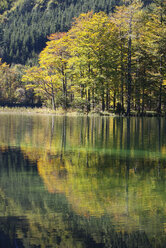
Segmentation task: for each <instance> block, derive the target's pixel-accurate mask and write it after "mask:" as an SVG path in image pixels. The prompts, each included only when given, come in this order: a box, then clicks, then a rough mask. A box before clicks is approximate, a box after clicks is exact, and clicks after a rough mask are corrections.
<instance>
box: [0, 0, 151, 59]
mask: <svg viewBox="0 0 166 248" xmlns="http://www.w3.org/2000/svg"><path fill="white" fill-rule="evenodd" d="M144 2H145V3H147V2H149V0H148V1H147V0H144ZM121 3H122V1H121V0H3V1H2V2H1V12H0V13H1V14H2V13H3V16H1V19H2V21H1V25H0V57H3V60H4V61H6V62H8V63H21V64H25V63H27V62H28V61H29V63H33V62H32V61H31V58H33V60H35V58H36V57H37V54H38V53H39V52H40V51H41V50H42V49H43V48H44V47H45V42H46V41H47V36H48V35H50V34H51V33H55V32H57V31H67V30H68V29H69V27H70V25H71V22H72V19H73V17H77V16H78V15H79V14H80V13H82V12H87V11H89V10H93V11H94V12H98V11H104V12H107V13H109V12H111V11H113V9H114V7H115V6H117V5H120V4H121Z"/></svg>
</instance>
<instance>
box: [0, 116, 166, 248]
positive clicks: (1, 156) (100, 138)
mask: <svg viewBox="0 0 166 248" xmlns="http://www.w3.org/2000/svg"><path fill="white" fill-rule="evenodd" d="M165 179H166V119H165V118H110V117H91V118H89V117H53V116H28V115H14V114H13V115H12V114H10V115H8V114H1V115H0V247H4V248H8V247H12V248H13V247H20V248H22V247H35V248H36V247H44V248H45V247H58V248H64V247H66V248H75V247H76V248H93V247H97V248H98V247H99V248H103V247H112V248H119V247H120V248H148V247H149V248H151V247H152V248H153V247H154V248H160V247H161V248H165V247H166V181H165Z"/></svg>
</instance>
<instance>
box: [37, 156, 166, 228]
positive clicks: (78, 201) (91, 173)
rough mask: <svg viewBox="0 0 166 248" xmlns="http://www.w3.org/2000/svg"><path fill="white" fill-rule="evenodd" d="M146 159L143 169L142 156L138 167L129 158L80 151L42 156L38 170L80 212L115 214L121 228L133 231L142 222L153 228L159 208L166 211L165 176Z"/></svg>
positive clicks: (52, 190) (157, 223) (46, 182)
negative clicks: (119, 158)
mask: <svg viewBox="0 0 166 248" xmlns="http://www.w3.org/2000/svg"><path fill="white" fill-rule="evenodd" d="M87 160H88V167H87ZM133 162H134V161H131V162H130V163H131V165H132V164H133ZM146 162H147V164H148V170H147V171H142V169H141V166H142V168H143V166H144V163H145V161H142V160H137V162H136V163H137V166H138V168H137V169H135V171H134V168H133V167H132V166H129V165H128V164H129V161H126V160H121V161H119V160H116V159H114V158H111V157H106V158H103V157H101V156H98V155H97V154H86V153H85V154H84V153H79V154H75V155H74V154H72V156H71V155H64V156H63V159H62V158H61V157H60V156H59V157H58V156H56V157H55V158H54V157H52V158H51V159H50V158H48V159H46V158H44V160H43V159H42V158H41V159H39V160H38V170H39V174H40V175H41V176H42V177H43V179H44V182H45V184H46V186H47V187H48V190H49V191H50V192H60V193H64V194H65V195H66V196H67V198H68V201H69V202H70V204H71V205H72V207H73V209H74V210H75V211H76V212H77V213H78V214H81V215H84V216H85V217H87V218H89V217H90V216H96V217H101V216H102V215H104V214H108V215H110V216H112V217H114V221H115V223H116V224H117V228H118V229H121V230H127V229H128V230H130V231H132V230H133V229H135V228H138V226H139V225H141V226H144V228H146V229H147V230H149V231H152V230H151V228H153V229H154V226H156V228H158V226H159V223H160V220H159V218H158V212H160V214H161V213H162V215H163V216H165V215H166V211H165V203H164V202H165V201H164V200H165V195H164V194H165V190H164V178H165V177H164V176H163V178H162V179H160V181H157V182H156V178H155V173H156V170H155V165H156V163H155V162H151V163H148V161H146ZM105 165H107V167H104V166H105ZM128 166H129V169H127V167H128ZM120 167H121V168H120ZM118 169H120V170H119V171H118ZM127 170H128V171H127ZM139 170H140V171H139ZM127 174H128V175H127ZM147 175H148V179H147ZM161 188H162V192H163V193H162V194H161V193H160V190H161ZM154 189H155V190H154ZM149 221H150V223H151V226H152V227H151V226H149ZM152 223H153V224H152ZM153 231H154V230H153ZM156 231H157V230H156Z"/></svg>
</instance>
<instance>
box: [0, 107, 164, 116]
mask: <svg viewBox="0 0 166 248" xmlns="http://www.w3.org/2000/svg"><path fill="white" fill-rule="evenodd" d="M0 113H3V114H4V113H11V114H42V115H43V114H44V115H48V114H50V115H57V116H64V115H65V116H85V115H88V116H119V115H118V114H115V113H113V111H112V112H107V111H105V112H102V111H101V112H95V111H91V112H89V113H88V114H87V112H83V111H81V110H75V109H68V110H64V109H63V108H58V109H56V110H53V109H50V108H46V107H42V108H37V107H35V108H30V107H0ZM120 116H125V115H120ZM131 116H146V117H155V116H159V115H158V114H157V112H156V111H146V113H144V114H143V115H138V114H137V112H136V111H131ZM161 116H165V114H164V113H163V114H162V115H161Z"/></svg>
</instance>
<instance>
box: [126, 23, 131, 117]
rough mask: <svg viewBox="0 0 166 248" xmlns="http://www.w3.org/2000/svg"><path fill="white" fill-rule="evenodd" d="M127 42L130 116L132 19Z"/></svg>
mask: <svg viewBox="0 0 166 248" xmlns="http://www.w3.org/2000/svg"><path fill="white" fill-rule="evenodd" d="M129 25H130V28H129V40H128V63H127V115H130V107H131V106H130V102H131V81H132V79H131V45H132V42H131V34H132V19H130V24H129Z"/></svg>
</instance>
